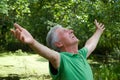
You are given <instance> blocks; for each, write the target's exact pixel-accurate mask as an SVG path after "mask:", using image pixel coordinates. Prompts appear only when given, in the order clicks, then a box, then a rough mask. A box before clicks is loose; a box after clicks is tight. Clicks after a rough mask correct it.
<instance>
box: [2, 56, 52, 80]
mask: <svg viewBox="0 0 120 80" xmlns="http://www.w3.org/2000/svg"><path fill="white" fill-rule="evenodd" d="M15 75H17V76H19V77H20V78H21V79H20V80H38V79H39V80H50V76H49V70H48V61H47V60H46V59H44V58H42V57H40V56H39V55H24V56H18V55H4V56H0V77H7V76H15ZM11 80H12V79H11Z"/></svg>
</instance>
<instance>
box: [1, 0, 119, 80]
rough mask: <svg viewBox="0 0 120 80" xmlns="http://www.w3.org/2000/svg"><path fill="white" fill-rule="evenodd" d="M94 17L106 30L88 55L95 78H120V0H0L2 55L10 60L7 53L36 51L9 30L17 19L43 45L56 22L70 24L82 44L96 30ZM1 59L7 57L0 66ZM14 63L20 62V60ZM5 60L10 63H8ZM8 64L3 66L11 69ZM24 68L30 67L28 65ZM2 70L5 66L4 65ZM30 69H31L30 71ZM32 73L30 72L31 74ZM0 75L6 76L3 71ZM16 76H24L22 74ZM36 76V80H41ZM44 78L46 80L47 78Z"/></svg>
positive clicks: (31, 52)
mask: <svg viewBox="0 0 120 80" xmlns="http://www.w3.org/2000/svg"><path fill="white" fill-rule="evenodd" d="M95 19H97V20H98V21H99V22H102V23H104V25H105V28H106V30H105V31H104V33H103V35H102V37H101V38H100V41H99V44H98V46H97V48H96V50H95V51H94V52H93V54H92V55H91V56H90V57H89V58H88V62H89V63H90V64H91V66H92V70H93V74H94V79H95V80H119V79H120V0H0V55H1V56H0V58H1V59H2V58H5V59H6V61H7V60H8V61H9V60H11V59H9V58H8V57H11V56H13V55H14V57H16V56H19V57H20V56H23V57H24V56H28V57H30V56H31V55H32V56H34V55H35V54H34V53H33V51H32V50H31V49H30V48H29V47H28V46H27V45H25V44H21V43H20V42H19V41H18V40H16V39H15V38H14V36H12V34H11V33H10V29H12V28H13V23H15V22H16V23H18V24H20V25H21V26H23V27H24V28H26V29H27V30H28V31H29V32H30V33H31V34H32V35H33V37H34V38H35V39H36V40H38V41H39V42H40V43H42V44H44V45H46V40H45V39H46V37H45V36H46V35H47V32H48V31H49V29H50V28H51V27H53V26H54V25H56V24H60V25H62V26H63V27H69V28H71V29H73V30H74V32H75V35H76V36H77V37H78V38H79V40H80V43H79V48H81V47H83V46H84V44H85V42H86V40H87V39H88V38H89V37H90V36H92V34H93V33H94V31H95V25H94V20H95ZM16 52H17V54H16ZM24 53H26V54H27V55H24ZM6 56H7V57H6ZM12 61H14V60H12ZM31 61H32V59H31ZM2 62H3V63H4V61H0V63H1V64H0V67H2V68H4V67H5V66H3V65H5V64H2ZM15 63H16V65H17V62H15ZM27 63H28V62H26V64H27ZM6 64H8V65H9V63H6ZM11 65H12V66H13V67H15V65H13V64H11ZM24 65H25V64H24ZM10 67H11V66H10ZM8 68H9V66H8ZM8 68H5V69H4V70H6V71H8V70H7V69H8ZM15 68H16V67H15ZM25 69H26V70H27V68H25ZM37 70H38V69H37ZM1 71H3V70H2V69H1ZM14 71H15V70H14V69H13V72H14ZM29 71H30V70H29V69H28V73H29ZM11 72H12V71H11ZM26 72H27V71H26ZM47 72H48V71H47ZM33 73H34V72H33ZM4 74H5V72H4ZM6 74H8V77H10V76H12V77H14V76H15V75H10V74H14V73H7V72H6ZM16 74H17V73H16ZM31 74H32V73H31V72H30V74H29V75H31ZM45 74H46V73H45ZM36 75H37V74H36ZM48 75H49V74H48ZM0 76H1V77H3V73H2V72H1V73H0ZM17 76H19V77H21V75H17ZM37 78H38V77H37ZM37 78H36V80H39V79H37ZM1 79H3V78H1ZM41 79H43V80H44V78H41ZM49 79H50V77H49ZM6 80H7V79H6ZM11 80H13V78H12V79H11ZM16 80H19V78H17V79H16ZM26 80H28V79H26ZM29 80H33V79H32V78H31V79H29ZM34 80H35V79H34Z"/></svg>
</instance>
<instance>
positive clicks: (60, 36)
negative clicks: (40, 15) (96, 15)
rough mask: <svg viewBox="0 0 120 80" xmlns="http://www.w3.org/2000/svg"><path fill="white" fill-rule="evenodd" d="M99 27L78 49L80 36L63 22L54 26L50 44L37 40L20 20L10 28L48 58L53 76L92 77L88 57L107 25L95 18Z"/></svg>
mask: <svg viewBox="0 0 120 80" xmlns="http://www.w3.org/2000/svg"><path fill="white" fill-rule="evenodd" d="M95 25H96V31H95V33H94V34H93V36H92V37H91V38H90V39H88V40H87V42H86V43H85V46H84V47H83V48H82V49H79V50H78V42H79V40H78V39H77V38H76V36H75V35H74V31H73V30H70V29H66V28H63V27H62V26H60V25H57V26H55V27H53V28H52V29H51V30H50V31H49V32H48V35H47V38H46V40H47V44H48V46H49V47H50V48H51V49H50V48H48V47H46V46H44V45H42V44H40V43H39V42H37V41H36V40H35V39H34V38H33V37H32V36H31V34H30V33H29V32H28V31H27V30H26V29H24V28H23V27H21V26H20V25H18V24H16V23H15V24H14V26H15V29H13V30H11V32H12V33H13V35H14V36H15V37H16V38H17V39H18V40H20V41H21V42H23V43H26V44H28V45H29V46H30V47H31V48H32V49H33V50H35V51H36V52H37V53H38V54H39V55H40V56H42V57H44V58H46V59H47V60H48V61H49V69H50V74H51V76H52V78H53V80H93V74H92V70H91V68H90V66H89V64H88V63H87V57H88V56H89V55H90V54H91V53H92V52H93V50H94V49H95V48H96V46H97V43H98V41H99V38H100V36H101V34H102V33H103V31H104V29H105V28H104V25H103V24H102V23H98V22H97V20H95Z"/></svg>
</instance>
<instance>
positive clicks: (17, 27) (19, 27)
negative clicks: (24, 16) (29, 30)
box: [14, 23, 23, 31]
mask: <svg viewBox="0 0 120 80" xmlns="http://www.w3.org/2000/svg"><path fill="white" fill-rule="evenodd" d="M14 27H15V28H16V29H19V30H20V31H22V30H23V28H22V27H21V26H20V25H19V24H17V23H14Z"/></svg>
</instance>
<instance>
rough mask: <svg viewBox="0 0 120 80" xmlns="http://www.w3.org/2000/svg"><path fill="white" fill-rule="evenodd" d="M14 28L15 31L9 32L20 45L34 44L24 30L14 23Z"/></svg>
mask: <svg viewBox="0 0 120 80" xmlns="http://www.w3.org/2000/svg"><path fill="white" fill-rule="evenodd" d="M14 27H15V29H12V30H11V32H12V33H13V35H14V36H15V37H16V38H17V39H18V40H20V41H21V42H22V43H25V44H29V45H31V44H33V43H34V39H33V37H32V35H31V34H30V33H29V32H28V31H27V30H26V29H24V28H23V27H21V26H20V25H18V24H17V23H14Z"/></svg>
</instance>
